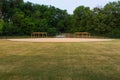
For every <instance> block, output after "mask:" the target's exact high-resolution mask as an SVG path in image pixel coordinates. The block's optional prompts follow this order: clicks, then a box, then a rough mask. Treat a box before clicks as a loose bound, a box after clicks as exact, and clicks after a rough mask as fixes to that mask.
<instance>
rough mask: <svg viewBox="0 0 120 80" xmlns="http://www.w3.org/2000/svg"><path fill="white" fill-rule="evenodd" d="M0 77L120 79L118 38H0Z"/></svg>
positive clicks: (15, 79) (5, 79) (0, 79)
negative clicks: (67, 40)
mask: <svg viewBox="0 0 120 80" xmlns="http://www.w3.org/2000/svg"><path fill="white" fill-rule="evenodd" d="M0 80H120V40H114V41H109V42H85V43H32V42H11V41H7V40H0Z"/></svg>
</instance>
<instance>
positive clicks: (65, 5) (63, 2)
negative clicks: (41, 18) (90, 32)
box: [24, 0, 118, 14]
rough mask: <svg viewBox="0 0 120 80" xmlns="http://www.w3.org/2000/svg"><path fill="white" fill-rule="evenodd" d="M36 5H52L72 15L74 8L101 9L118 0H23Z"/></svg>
mask: <svg viewBox="0 0 120 80" xmlns="http://www.w3.org/2000/svg"><path fill="white" fill-rule="evenodd" d="M24 1H25V2H27V1H29V2H32V3H37V4H44V5H52V6H55V7H57V8H60V9H65V10H67V12H68V13H69V14H72V13H73V11H74V10H75V8H76V7H78V6H81V5H84V6H87V7H90V8H91V9H93V8H94V7H103V6H104V5H105V4H106V3H108V2H113V1H118V0H24Z"/></svg>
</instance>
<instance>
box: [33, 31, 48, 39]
mask: <svg viewBox="0 0 120 80" xmlns="http://www.w3.org/2000/svg"><path fill="white" fill-rule="evenodd" d="M44 37H47V32H33V33H31V38H44Z"/></svg>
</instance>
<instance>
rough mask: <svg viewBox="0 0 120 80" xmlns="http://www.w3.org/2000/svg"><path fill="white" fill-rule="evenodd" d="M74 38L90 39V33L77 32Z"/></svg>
mask: <svg viewBox="0 0 120 80" xmlns="http://www.w3.org/2000/svg"><path fill="white" fill-rule="evenodd" d="M74 37H76V38H89V37H90V33H88V32H75V33H74Z"/></svg>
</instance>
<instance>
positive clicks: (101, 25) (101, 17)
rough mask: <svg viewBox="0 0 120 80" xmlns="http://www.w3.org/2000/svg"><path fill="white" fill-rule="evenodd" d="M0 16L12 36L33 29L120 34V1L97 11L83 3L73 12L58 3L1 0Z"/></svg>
mask: <svg viewBox="0 0 120 80" xmlns="http://www.w3.org/2000/svg"><path fill="white" fill-rule="evenodd" d="M0 18H1V19H0V31H2V32H3V35H5V32H7V34H8V35H9V34H10V35H30V34H31V32H48V33H50V35H56V33H61V32H62V33H68V32H70V33H74V32H76V31H77V32H90V33H91V34H95V35H102V36H107V37H120V34H119V32H120V22H119V21H120V1H117V2H110V3H108V4H106V5H105V6H104V7H103V8H98V7H95V8H94V9H93V10H90V8H89V7H85V6H79V7H77V8H76V9H75V10H74V14H72V15H70V14H68V13H67V11H66V10H61V9H59V8H55V7H54V6H47V5H39V4H33V3H31V2H26V3H25V2H24V1H23V0H0ZM3 24H4V26H3ZM2 28H3V29H2Z"/></svg>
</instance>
